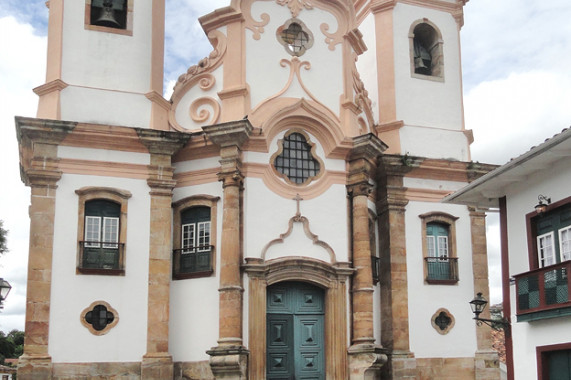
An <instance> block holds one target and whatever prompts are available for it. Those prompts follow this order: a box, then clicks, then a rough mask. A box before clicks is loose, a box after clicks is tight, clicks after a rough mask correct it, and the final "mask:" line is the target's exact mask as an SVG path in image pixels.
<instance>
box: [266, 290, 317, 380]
mask: <svg viewBox="0 0 571 380" xmlns="http://www.w3.org/2000/svg"><path fill="white" fill-rule="evenodd" d="M324 311H325V305H324V296H323V290H321V289H319V288H317V287H314V286H311V285H308V284H304V283H296V282H285V283H280V284H276V285H273V286H270V287H269V288H268V290H267V315H266V322H267V324H266V326H267V332H266V337H267V338H266V341H267V346H266V349H267V355H266V358H267V359H266V368H267V379H268V380H281V379H287V380H325V355H324V354H323V351H324V343H325V339H324V330H323V318H324Z"/></svg>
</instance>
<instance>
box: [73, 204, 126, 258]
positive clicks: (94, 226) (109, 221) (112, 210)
mask: <svg viewBox="0 0 571 380" xmlns="http://www.w3.org/2000/svg"><path fill="white" fill-rule="evenodd" d="M120 216H121V205H120V204H118V203H115V202H113V201H109V200H106V199H95V200H91V201H87V202H85V222H84V238H83V241H81V242H80V244H81V246H82V255H81V256H82V257H81V263H80V265H81V268H83V269H120V260H119V258H120V244H119V233H120V228H119V224H120V222H119V221H120Z"/></svg>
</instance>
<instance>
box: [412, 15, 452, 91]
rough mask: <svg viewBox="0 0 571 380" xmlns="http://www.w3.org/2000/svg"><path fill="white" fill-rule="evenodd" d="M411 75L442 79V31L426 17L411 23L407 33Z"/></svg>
mask: <svg viewBox="0 0 571 380" xmlns="http://www.w3.org/2000/svg"><path fill="white" fill-rule="evenodd" d="M408 38H409V45H410V69H411V75H412V76H413V77H415V78H419V79H432V80H439V81H442V80H444V51H443V45H444V41H443V39H442V32H441V31H440V29H439V28H438V26H436V24H434V23H433V22H432V21H430V20H428V19H427V18H423V19H421V20H416V21H415V22H413V23H412V25H411V26H410V29H409V33H408Z"/></svg>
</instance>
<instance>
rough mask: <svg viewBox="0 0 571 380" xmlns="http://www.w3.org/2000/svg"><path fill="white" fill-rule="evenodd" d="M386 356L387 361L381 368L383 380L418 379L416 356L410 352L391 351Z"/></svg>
mask: <svg viewBox="0 0 571 380" xmlns="http://www.w3.org/2000/svg"><path fill="white" fill-rule="evenodd" d="M387 356H388V363H387V365H386V366H385V367H383V370H382V377H381V378H382V379H383V380H397V379H398V380H400V379H415V380H417V379H418V370H417V368H416V358H415V357H414V354H413V353H412V352H408V351H393V352H391V353H388V354H387Z"/></svg>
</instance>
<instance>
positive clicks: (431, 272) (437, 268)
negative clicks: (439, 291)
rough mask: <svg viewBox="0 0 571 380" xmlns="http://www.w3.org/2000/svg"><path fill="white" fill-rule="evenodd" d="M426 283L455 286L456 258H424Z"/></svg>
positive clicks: (456, 278)
mask: <svg viewBox="0 0 571 380" xmlns="http://www.w3.org/2000/svg"><path fill="white" fill-rule="evenodd" d="M424 262H425V263H426V282H428V283H429V284H455V283H457V282H458V258H457V257H425V258H424Z"/></svg>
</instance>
